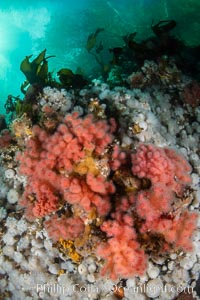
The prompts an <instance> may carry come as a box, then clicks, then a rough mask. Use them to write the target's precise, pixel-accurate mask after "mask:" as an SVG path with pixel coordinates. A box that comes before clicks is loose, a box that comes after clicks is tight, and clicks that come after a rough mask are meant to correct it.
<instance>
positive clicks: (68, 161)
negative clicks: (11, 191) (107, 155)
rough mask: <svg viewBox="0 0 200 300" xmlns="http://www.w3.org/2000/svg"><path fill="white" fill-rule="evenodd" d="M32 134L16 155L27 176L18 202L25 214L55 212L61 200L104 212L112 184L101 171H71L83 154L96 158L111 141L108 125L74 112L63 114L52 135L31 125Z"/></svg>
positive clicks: (37, 215)
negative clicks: (63, 117)
mask: <svg viewBox="0 0 200 300" xmlns="http://www.w3.org/2000/svg"><path fill="white" fill-rule="evenodd" d="M33 133H34V136H33V137H31V138H30V140H29V141H28V142H27V145H26V149H25V151H24V152H23V153H21V154H18V156H17V159H18V160H19V161H20V167H19V171H20V172H21V173H22V174H24V175H26V176H27V178H28V183H27V185H26V188H25V191H24V194H23V197H22V200H21V202H20V204H21V205H23V206H25V207H26V215H27V217H29V218H36V217H43V216H46V215H48V214H50V213H52V212H55V211H56V210H58V208H59V205H60V203H61V202H62V201H66V202H67V203H70V204H76V205H78V206H80V207H81V208H82V209H84V210H85V211H89V210H91V209H92V207H96V209H97V210H98V213H99V214H103V215H105V214H106V213H108V211H109V209H110V203H109V199H108V197H107V195H108V194H109V193H112V192H113V191H114V186H113V185H112V183H109V182H107V181H106V178H105V177H103V176H102V175H101V174H98V176H95V175H93V174H90V173H88V174H87V176H86V177H85V176H82V177H81V176H80V175H79V174H76V173H75V171H74V166H76V165H77V164H78V163H79V162H81V161H82V160H83V159H84V158H85V157H86V156H87V155H90V156H91V155H93V156H94V157H99V156H100V155H101V154H102V153H103V152H104V151H105V148H106V147H107V145H108V144H109V143H111V141H112V135H111V134H110V133H109V126H108V124H107V123H106V122H105V121H98V122H94V121H93V118H92V116H91V115H88V116H87V117H85V118H84V119H81V118H78V114H76V113H74V114H72V115H67V116H66V118H65V119H64V121H63V124H61V125H60V126H59V127H58V129H57V131H56V132H55V133H53V134H49V133H47V132H46V131H45V130H43V129H41V128H40V127H38V126H35V127H34V128H33ZM88 153H89V154H88Z"/></svg>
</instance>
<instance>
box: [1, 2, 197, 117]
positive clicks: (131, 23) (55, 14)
mask: <svg viewBox="0 0 200 300" xmlns="http://www.w3.org/2000/svg"><path fill="white" fill-rule="evenodd" d="M199 14H200V1H199V0H195V1H194V0H193V1H192V0H190V1H189V0H176V1H174V0H110V1H106V0H98V1H97V0H74V1H71V0H66V1H59V0H58V1H50V0H49V1H47V0H42V1H37V0H34V1H33V0H29V1H24V0H15V1H14V0H13V1H11V0H1V1H0V113H4V103H5V101H6V98H7V96H8V95H9V94H11V95H13V96H18V95H21V94H20V85H21V83H22V82H23V81H24V80H25V78H24V75H23V74H22V73H21V72H20V70H19V65H20V63H21V61H22V60H23V58H24V57H25V56H26V55H30V54H33V55H38V54H39V53H40V52H41V51H42V50H43V49H44V48H46V49H47V55H56V57H55V58H52V59H50V60H49V68H50V70H51V71H54V72H55V73H54V74H55V75H56V71H58V70H59V69H60V68H70V69H72V70H73V71H74V72H75V71H76V70H77V68H80V69H81V70H82V71H83V73H84V74H86V75H87V76H89V75H91V76H92V77H95V76H98V75H99V73H98V72H99V69H98V68H99V66H98V64H97V63H96V61H95V59H94V57H92V56H91V55H90V54H89V53H88V52H87V50H86V48H85V45H86V41H87V37H88V35H89V34H90V33H92V32H94V31H95V30H96V29H97V28H98V27H101V28H104V29H105V30H104V31H103V32H101V36H100V38H101V40H102V42H103V45H104V47H105V53H106V51H107V49H108V48H109V47H116V46H121V45H123V39H122V36H123V35H125V34H127V33H128V32H129V33H130V32H135V31H137V39H138V40H141V39H143V38H146V37H148V36H149V35H152V31H151V23H152V21H154V23H156V22H158V21H159V20H163V19H164V20H166V19H175V20H176V21H177V23H178V26H177V28H176V29H175V30H174V33H175V34H176V35H177V36H178V37H179V38H181V39H183V40H185V41H186V43H188V44H190V45H197V44H198V43H199V32H200V18H199ZM107 52H108V51H107ZM107 55H108V57H106V59H109V54H108V53H107ZM21 96H22V95H21Z"/></svg>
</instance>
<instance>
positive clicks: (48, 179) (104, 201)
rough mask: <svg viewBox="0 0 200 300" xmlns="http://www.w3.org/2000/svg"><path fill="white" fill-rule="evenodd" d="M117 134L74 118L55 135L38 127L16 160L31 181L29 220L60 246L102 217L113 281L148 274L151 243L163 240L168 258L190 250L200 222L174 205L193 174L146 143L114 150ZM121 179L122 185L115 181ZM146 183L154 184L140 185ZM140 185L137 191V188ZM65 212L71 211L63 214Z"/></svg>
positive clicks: (103, 248) (107, 270)
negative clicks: (38, 220) (39, 222)
mask: <svg viewBox="0 0 200 300" xmlns="http://www.w3.org/2000/svg"><path fill="white" fill-rule="evenodd" d="M112 133H113V132H112V124H111V126H109V125H108V123H107V122H106V121H94V119H93V117H92V116H91V115H88V116H86V117H85V118H79V117H78V114H72V115H70V114H69V115H67V116H66V117H65V119H64V121H63V123H62V124H60V125H59V126H58V128H57V130H56V131H55V132H54V133H48V132H46V131H45V130H43V129H41V128H40V127H38V126H35V127H34V128H33V136H32V137H31V138H30V139H29V140H28V142H27V145H26V149H25V151H24V152H23V153H20V154H18V156H17V159H18V160H19V161H20V166H19V170H20V172H21V173H22V174H24V175H26V176H27V185H26V187H25V191H24V194H23V197H22V199H21V201H20V204H21V205H23V206H24V207H25V208H26V216H27V217H28V218H29V219H35V218H37V217H46V218H47V220H46V221H45V228H46V229H47V231H48V233H49V236H50V237H51V238H52V239H53V240H54V241H55V242H56V241H58V240H59V239H60V238H62V239H72V240H74V239H76V238H77V237H78V236H79V235H81V234H83V235H84V230H85V228H86V227H85V224H87V222H86V219H87V218H88V216H89V214H94V215H96V216H97V218H98V219H99V220H102V223H101V226H100V224H99V225H95V226H100V229H101V231H102V232H105V234H106V236H107V240H106V242H102V243H100V244H99V245H98V246H97V248H96V252H97V254H98V255H99V256H100V257H102V258H103V259H104V261H105V262H104V267H103V268H102V275H106V274H108V275H109V276H110V277H111V278H112V279H114V280H115V279H117V277H118V276H120V277H122V278H128V277H131V276H134V275H141V274H142V273H143V272H144V271H145V269H146V260H147V255H146V253H145V249H146V248H145V246H144V244H143V243H144V241H145V240H146V241H148V243H149V242H150V241H151V237H152V236H154V237H155V236H156V237H158V236H162V243H163V244H162V249H161V250H162V251H163V252H164V251H166V250H170V249H171V248H176V249H180V248H181V249H183V250H191V248H192V244H191V235H192V233H193V231H194V229H195V226H196V219H197V215H196V214H195V213H193V212H189V211H188V210H187V208H184V207H181V206H179V207H178V209H177V206H176V205H175V203H176V202H177V201H178V200H180V201H181V199H182V197H183V195H184V190H185V188H186V186H187V185H189V184H190V183H191V177H190V171H191V167H190V165H189V164H188V163H187V161H186V160H185V159H184V157H183V156H182V155H180V154H178V153H177V152H176V151H175V150H173V149H169V148H159V147H155V146H153V145H146V144H140V145H139V146H138V148H137V150H136V152H135V153H132V151H130V150H127V151H126V150H124V151H121V149H120V147H119V146H118V145H115V146H114V147H113V148H110V147H108V146H109V145H110V144H111V142H112V141H113V135H112ZM106 149H112V153H111V154H109V153H110V152H108V153H107V152H106V151H105V150H106ZM105 153H106V155H105ZM101 159H102V161H104V163H105V160H107V161H108V164H109V167H110V169H111V170H112V172H110V173H109V172H106V173H104V172H103V173H102V172H101V168H100V167H99V166H100V165H101V164H96V162H97V161H98V162H99V161H101ZM106 167H108V166H106ZM108 169H109V168H108ZM115 172H118V174H120V176H121V177H120V180H121V181H117V180H115V175H113V173H114V174H115ZM105 174H106V175H105ZM123 176H124V177H123ZM135 179H136V180H135ZM145 179H146V180H147V181H149V182H150V184H149V185H148V184H147V185H142V181H144V182H145ZM140 181H141V184H140ZM114 182H115V184H114ZM134 182H137V184H136V189H134V188H132V186H131V185H132V184H134ZM123 184H125V187H126V188H125V189H123V188H122V185H123ZM129 185H130V186H129ZM61 207H62V208H63V207H64V208H66V207H68V208H69V210H68V208H66V211H65V213H64V214H61V215H60V214H59V212H60V208H61ZM94 211H95V213H94ZM99 217H100V218H99ZM98 230H99V228H98ZM144 237H145V238H144ZM159 250H160V249H159Z"/></svg>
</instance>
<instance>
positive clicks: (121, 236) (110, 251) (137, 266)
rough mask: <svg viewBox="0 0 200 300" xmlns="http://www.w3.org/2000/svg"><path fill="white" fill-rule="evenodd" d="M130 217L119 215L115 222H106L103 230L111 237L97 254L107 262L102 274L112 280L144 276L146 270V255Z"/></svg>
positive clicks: (100, 247) (99, 248)
mask: <svg viewBox="0 0 200 300" xmlns="http://www.w3.org/2000/svg"><path fill="white" fill-rule="evenodd" d="M133 225H134V223H133V219H132V218H131V216H129V215H125V214H124V215H122V214H118V216H117V217H116V219H115V220H113V221H111V220H109V221H106V222H104V223H103V225H102V226H101V229H102V230H103V231H104V232H106V233H107V236H108V237H109V239H108V241H107V243H106V244H102V245H100V246H99V247H98V249H97V254H98V255H100V256H101V257H103V258H104V259H105V260H106V264H105V265H104V267H103V268H102V271H101V274H102V275H105V274H109V275H110V277H111V279H113V280H116V279H117V278H118V277H121V278H128V277H131V276H136V275H142V274H143V273H144V270H145V269H146V255H145V253H144V250H142V249H141V248H140V244H139V243H138V242H137V235H136V232H135V230H134V228H133Z"/></svg>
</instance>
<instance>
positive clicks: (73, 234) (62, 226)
mask: <svg viewBox="0 0 200 300" xmlns="http://www.w3.org/2000/svg"><path fill="white" fill-rule="evenodd" d="M44 225H45V228H46V230H47V231H48V234H49V237H50V238H52V240H53V241H54V242H57V241H59V239H60V238H62V239H64V240H68V239H75V238H77V237H78V236H79V235H80V234H82V233H83V231H84V223H83V221H82V220H81V218H79V217H73V218H72V217H69V218H65V217H64V216H62V217H60V218H59V217H58V216H57V215H54V216H52V217H51V218H50V219H49V220H48V221H45V223H44Z"/></svg>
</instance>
